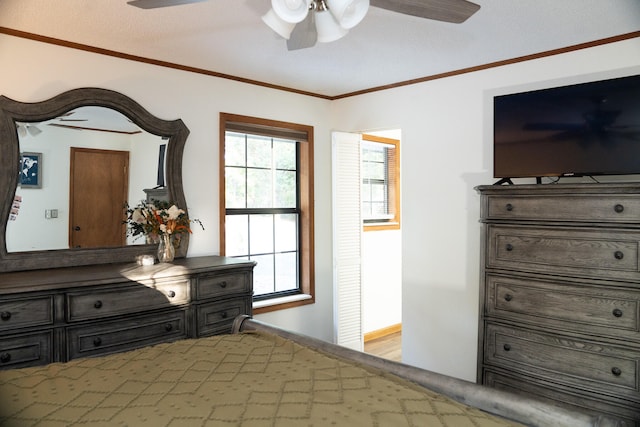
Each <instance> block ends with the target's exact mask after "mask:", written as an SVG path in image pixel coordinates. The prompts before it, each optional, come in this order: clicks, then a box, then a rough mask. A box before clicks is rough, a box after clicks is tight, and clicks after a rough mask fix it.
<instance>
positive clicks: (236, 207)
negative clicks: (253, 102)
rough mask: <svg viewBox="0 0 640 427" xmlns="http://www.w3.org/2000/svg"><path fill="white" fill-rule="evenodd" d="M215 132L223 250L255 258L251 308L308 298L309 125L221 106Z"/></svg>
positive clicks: (310, 239) (304, 301) (310, 266)
mask: <svg viewBox="0 0 640 427" xmlns="http://www.w3.org/2000/svg"><path fill="white" fill-rule="evenodd" d="M220 134H221V135H220V140H221V141H222V142H221V144H220V148H221V153H220V162H221V165H220V172H221V173H220V206H221V213H220V222H221V224H220V236H221V238H220V245H221V247H220V253H221V254H222V255H225V256H230V257H237V258H242V259H249V260H253V261H256V262H257V265H256V268H255V269H254V274H253V282H254V298H253V299H254V312H255V313H259V312H265V311H271V310H275V309H280V308H288V307H292V306H297V305H302V304H308V303H313V302H314V286H313V277H314V273H313V128H312V127H310V126H304V125H298V124H293V123H285V122H276V121H272V120H265V119H257V118H252V117H245V116H238V115H232V114H226V113H222V114H221V115H220Z"/></svg>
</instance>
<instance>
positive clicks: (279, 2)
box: [271, 0, 309, 24]
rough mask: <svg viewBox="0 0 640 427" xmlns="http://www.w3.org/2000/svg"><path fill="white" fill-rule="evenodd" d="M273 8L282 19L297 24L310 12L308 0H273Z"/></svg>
mask: <svg viewBox="0 0 640 427" xmlns="http://www.w3.org/2000/svg"><path fill="white" fill-rule="evenodd" d="M271 8H272V9H273V11H274V12H275V13H276V15H278V17H279V18H280V19H282V20H283V21H285V22H289V23H292V24H297V23H298V22H302V21H303V20H304V18H306V17H307V13H309V4H308V3H307V0H271Z"/></svg>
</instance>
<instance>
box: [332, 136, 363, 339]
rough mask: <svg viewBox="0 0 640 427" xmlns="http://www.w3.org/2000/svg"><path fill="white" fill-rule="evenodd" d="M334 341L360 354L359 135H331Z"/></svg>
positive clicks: (360, 235) (361, 336) (360, 234)
mask: <svg viewBox="0 0 640 427" xmlns="http://www.w3.org/2000/svg"><path fill="white" fill-rule="evenodd" d="M332 150H333V295H334V334H335V335H334V341H335V342H336V343H337V344H339V345H342V346H345V347H349V348H352V349H355V350H360V351H362V350H363V348H364V343H363V335H362V303H361V277H362V272H361V269H362V265H361V250H362V214H361V201H360V188H361V182H362V180H361V178H360V135H359V134H350V133H343V132H333V133H332Z"/></svg>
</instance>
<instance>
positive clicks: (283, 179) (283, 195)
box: [275, 171, 296, 208]
mask: <svg viewBox="0 0 640 427" xmlns="http://www.w3.org/2000/svg"><path fill="white" fill-rule="evenodd" d="M275 197H276V200H275V207H277V208H295V207H296V173H295V171H276V194H275Z"/></svg>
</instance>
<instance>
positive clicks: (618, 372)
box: [611, 366, 622, 377]
mask: <svg viewBox="0 0 640 427" xmlns="http://www.w3.org/2000/svg"><path fill="white" fill-rule="evenodd" d="M611 373H612V374H613V375H615V376H616V377H619V376H620V375H622V370H621V369H620V368H616V367H615V366H614V367H613V368H611Z"/></svg>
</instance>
